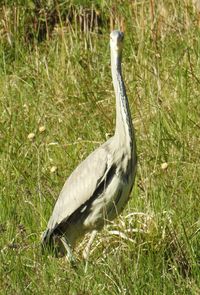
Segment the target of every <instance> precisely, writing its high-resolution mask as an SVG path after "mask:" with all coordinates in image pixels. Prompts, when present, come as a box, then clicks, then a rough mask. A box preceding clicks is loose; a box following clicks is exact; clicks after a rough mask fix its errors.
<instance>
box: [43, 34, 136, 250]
mask: <svg viewBox="0 0 200 295" xmlns="http://www.w3.org/2000/svg"><path fill="white" fill-rule="evenodd" d="M122 41H123V33H121V32H119V31H113V32H112V33H111V41H110V45H111V64H112V77H113V84H114V88H115V93H116V129H115V134H114V136H113V137H112V138H110V139H109V140H108V141H106V142H105V143H104V144H103V145H102V146H100V147H99V148H97V149H96V150H95V151H94V152H92V153H91V154H90V155H89V156H88V157H87V158H86V159H85V160H84V161H83V162H82V163H80V164H79V165H78V166H77V168H76V169H75V170H74V171H73V172H72V174H71V175H70V176H69V178H68V179H67V181H66V183H65V185H64V187H63V189H62V191H61V193H60V196H59V198H58V200H57V202H56V204H55V207H54V210H53V213H52V216H51V218H50V220H49V222H48V225H47V229H46V231H45V232H44V234H43V237H42V243H43V244H48V243H50V242H51V241H52V240H53V238H54V237H58V238H59V237H64V239H65V240H66V243H67V245H68V246H69V247H70V248H73V247H74V245H75V243H76V241H77V239H78V238H80V237H81V236H83V235H84V234H85V233H87V232H90V231H93V230H100V229H101V228H102V227H103V226H104V224H105V223H106V222H107V221H110V220H113V219H114V218H115V217H116V216H118V215H119V214H120V213H121V211H122V210H123V208H124V207H125V205H126V203H127V201H128V199H129V196H130V193H131V190H132V187H133V183H134V178H135V172H136V162H137V159H136V144H135V136H134V130H133V127H132V120H131V116H130V110H129V104H128V99H127V96H126V91H125V86H124V83H123V79H122V74H121V50H122V48H121V47H122Z"/></svg>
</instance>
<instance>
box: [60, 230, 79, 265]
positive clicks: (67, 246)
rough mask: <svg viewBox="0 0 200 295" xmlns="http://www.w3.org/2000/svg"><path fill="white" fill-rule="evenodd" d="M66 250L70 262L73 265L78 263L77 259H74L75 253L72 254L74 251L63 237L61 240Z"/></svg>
mask: <svg viewBox="0 0 200 295" xmlns="http://www.w3.org/2000/svg"><path fill="white" fill-rule="evenodd" d="M60 240H61V242H62V244H63V246H64V248H65V250H66V251H67V259H68V260H69V262H70V263H71V264H72V265H73V264H75V263H76V258H75V257H74V255H73V253H72V249H71V247H70V245H69V244H68V243H67V241H66V239H65V237H64V236H62V237H61V238H60Z"/></svg>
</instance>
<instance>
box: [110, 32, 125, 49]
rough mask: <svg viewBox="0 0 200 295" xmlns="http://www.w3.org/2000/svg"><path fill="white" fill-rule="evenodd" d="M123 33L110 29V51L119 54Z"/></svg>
mask: <svg viewBox="0 0 200 295" xmlns="http://www.w3.org/2000/svg"><path fill="white" fill-rule="evenodd" d="M123 39H124V33H123V32H120V31H117V30H116V31H112V32H111V34H110V48H111V50H112V51H114V52H116V53H117V54H120V53H121V51H122V47H123Z"/></svg>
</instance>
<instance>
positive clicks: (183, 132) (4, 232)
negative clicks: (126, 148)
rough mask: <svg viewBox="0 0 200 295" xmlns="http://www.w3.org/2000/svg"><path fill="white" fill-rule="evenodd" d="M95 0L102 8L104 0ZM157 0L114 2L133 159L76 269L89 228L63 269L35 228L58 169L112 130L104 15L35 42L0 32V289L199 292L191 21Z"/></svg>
mask: <svg viewBox="0 0 200 295" xmlns="http://www.w3.org/2000/svg"><path fill="white" fill-rule="evenodd" d="M97 3H99V7H100V8H99V9H102V13H103V15H104V18H105V19H106V18H107V19H109V16H110V12H111V4H112V3H111V2H110V3H109V4H105V3H104V2H103V1H102V2H101V1H98V2H97ZM131 3H132V4H131ZM151 3H154V1H151ZM159 3H160V4H159V5H157V6H156V5H155V6H154V7H153V12H152V7H151V6H150V4H149V3H148V1H146V2H145V1H138V2H137V1H133V2H130V4H128V1H127V2H126V4H123V3H121V2H120V3H119V5H118V6H117V7H116V15H118V16H119V15H120V16H121V17H122V18H124V22H125V25H126V32H125V46H124V54H123V73H124V78H125V82H126V86H127V93H128V97H129V101H130V107H131V113H132V117H133V122H134V126H135V129H136V136H137V147H138V158H139V163H138V171H137V179H136V184H135V188H134V190H133V192H132V198H131V200H130V202H129V204H128V205H127V207H126V209H125V211H124V212H123V214H122V215H121V216H120V217H119V218H118V219H117V220H115V221H114V223H113V224H112V225H110V226H108V227H107V228H105V229H104V230H103V231H102V232H100V233H99V235H98V238H97V239H96V241H95V242H94V245H93V247H92V252H91V255H90V262H89V265H88V269H87V272H84V269H85V264H84V261H83V260H82V250H83V248H84V245H85V244H86V242H87V240H88V237H86V238H85V239H84V240H83V241H82V242H81V243H80V244H79V245H78V246H77V248H76V256H77V258H78V259H80V264H79V265H78V267H77V269H73V268H71V267H70V265H69V264H68V262H67V261H66V260H64V259H56V258H54V257H51V256H49V255H48V254H47V253H46V254H45V255H42V254H41V249H40V236H41V233H42V231H43V230H44V229H45V227H46V223H47V221H48V218H49V216H50V214H51V212H52V208H53V205H54V203H55V200H56V199H57V196H58V194H59V192H60V190H61V188H62V185H63V184H64V181H65V179H66V178H67V176H68V175H69V174H70V173H71V171H72V170H73V169H74V168H75V167H76V165H77V164H78V163H79V162H80V161H81V160H83V159H84V158H85V157H86V156H87V155H88V154H89V153H90V152H91V151H92V150H93V149H95V148H96V147H98V146H99V145H100V144H101V143H103V142H104V141H105V140H106V138H108V137H109V136H110V135H111V134H113V131H114V127H115V99H114V93H113V86H112V82H111V74H110V53H109V26H108V25H106V22H105V23H103V24H102V28H101V34H100V33H98V32H85V33H83V32H82V33H81V32H80V31H79V24H76V23H72V26H67V25H65V23H62V26H61V24H60V27H58V28H57V30H55V32H54V33H53V35H52V36H51V38H49V39H48V40H46V41H43V42H41V43H40V44H37V43H35V44H29V43H27V42H25V41H24V40H23V38H18V37H16V40H15V42H14V43H12V44H10V43H9V40H8V39H7V37H8V36H7V35H6V34H3V38H2V42H1V44H0V106H1V107H0V112H1V117H0V124H1V125H0V140H1V143H0V151H1V153H0V163H1V165H0V169H1V173H0V185H1V196H0V208H1V209H0V210H1V214H0V236H1V239H0V246H1V253H0V257H1V263H0V271H1V276H0V277H1V279H0V294H9V295H10V294H200V267H199V266H200V252H199V251H200V236H199V235H200V218H199V212H200V163H199V158H200V140H199V138H200V136H199V134H200V120H199V114H200V107H199V96H200V28H199V27H198V22H197V18H198V16H197V14H196V12H195V9H194V8H193V7H192V6H191V3H190V2H189V1H186V0H185V1H177V2H174V1H160V2H159ZM174 3H176V4H174ZM8 17H9V14H8ZM7 21H8V20H7ZM8 23H9V21H8ZM4 25H5V23H4ZM116 26H117V25H116ZM4 29H5V27H4ZM1 32H2V31H1ZM8 33H9V32H8ZM11 36H12V34H11ZM41 126H45V130H44V131H43V132H40V131H39V128H40V127H41ZM30 133H34V135H35V136H34V138H33V139H32V140H31V139H29V138H28V135H29V134H30ZM163 163H167V165H168V167H167V169H162V166H161V165H162V164H163ZM55 167H56V168H55ZM53 170H55V171H54V172H53Z"/></svg>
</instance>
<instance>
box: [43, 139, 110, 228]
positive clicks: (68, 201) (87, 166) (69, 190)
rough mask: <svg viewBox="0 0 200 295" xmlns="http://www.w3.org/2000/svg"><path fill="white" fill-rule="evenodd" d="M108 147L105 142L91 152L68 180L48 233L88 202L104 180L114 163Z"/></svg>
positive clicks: (57, 203) (49, 224)
mask: <svg viewBox="0 0 200 295" xmlns="http://www.w3.org/2000/svg"><path fill="white" fill-rule="evenodd" d="M106 147H107V146H106V145H105V144H104V145H103V146H101V147H99V148H98V149H96V150H95V151H94V152H93V153H91V154H90V155H89V156H88V157H87V158H86V159H85V160H84V161H83V162H81V163H80V164H79V165H78V166H77V168H76V169H75V170H74V171H73V172H72V174H71V175H70V176H69V178H68V179H67V180H66V182H65V184H64V186H63V189H62V191H61V193H60V195H59V197H58V200H57V202H56V204H55V207H54V210H53V213H52V216H51V218H50V220H49V222H48V226H47V228H48V229H49V233H48V234H51V233H52V232H53V231H54V229H55V228H56V227H57V226H58V225H59V224H60V223H62V222H63V221H64V220H67V219H68V218H69V217H70V215H71V214H72V213H73V212H75V211H76V210H77V209H78V208H79V207H80V206H81V205H83V204H84V203H86V202H87V201H88V200H89V199H90V198H91V197H92V195H93V193H94V192H95V190H96V189H97V187H98V186H99V185H100V184H101V182H102V181H103V180H104V178H105V176H106V174H107V171H108V170H109V169H110V167H111V165H112V157H111V154H110V153H109V152H108V149H107V148H106Z"/></svg>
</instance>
